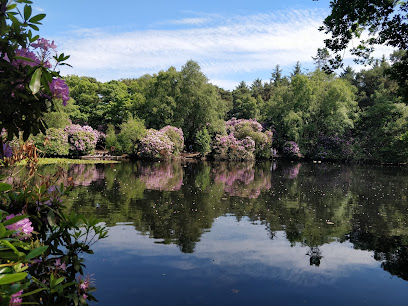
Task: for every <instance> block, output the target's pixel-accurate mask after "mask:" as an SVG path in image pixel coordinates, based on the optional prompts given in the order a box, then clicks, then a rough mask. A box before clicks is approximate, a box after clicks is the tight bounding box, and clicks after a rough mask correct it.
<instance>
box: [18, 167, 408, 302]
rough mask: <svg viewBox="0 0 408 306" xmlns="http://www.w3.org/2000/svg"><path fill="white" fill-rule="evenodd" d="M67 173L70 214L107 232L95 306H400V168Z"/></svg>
mask: <svg viewBox="0 0 408 306" xmlns="http://www.w3.org/2000/svg"><path fill="white" fill-rule="evenodd" d="M65 167H66V169H65V170H66V171H67V175H68V176H73V177H74V180H75V184H76V187H75V188H74V189H73V190H72V191H71V192H70V194H69V197H68V198H66V199H65V200H64V203H65V204H66V207H67V210H68V212H77V213H82V214H86V215H89V216H94V217H97V218H99V219H101V221H102V222H104V223H105V224H106V225H107V226H108V227H109V237H108V238H107V239H103V240H101V241H99V242H98V243H97V244H96V245H94V248H93V249H94V251H95V254H94V255H89V256H88V255H87V256H86V265H87V269H86V271H87V272H88V273H90V274H94V278H95V280H96V286H97V288H98V290H97V292H96V297H97V298H98V299H99V301H100V304H99V305H114V304H120V305H136V304H140V305H275V304H276V305H300V304H314V305H327V304H330V305H345V304H349V305H362V304H364V305H407V301H408V168H406V167H383V166H361V165H355V166H351V165H343V164H329V163H322V164H313V163H306V162H304V163H283V162H269V161H266V162H262V163H254V162H251V163H228V162H214V163H211V162H202V161H194V162H189V161H184V160H178V161H173V162H161V163H157V162H156V163H154V162H143V163H142V162H136V163H131V162H130V163H122V164H114V165H76V166H65ZM47 169H48V170H47ZM42 170H44V171H48V172H49V173H52V172H53V171H55V169H52V168H44V169H42ZM17 179H18V178H17Z"/></svg>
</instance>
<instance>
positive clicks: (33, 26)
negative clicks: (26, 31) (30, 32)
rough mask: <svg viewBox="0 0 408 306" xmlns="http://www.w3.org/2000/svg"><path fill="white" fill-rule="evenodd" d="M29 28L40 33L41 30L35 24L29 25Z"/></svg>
mask: <svg viewBox="0 0 408 306" xmlns="http://www.w3.org/2000/svg"><path fill="white" fill-rule="evenodd" d="M28 26H29V27H30V28H32V29H34V30H36V31H39V30H40V28H39V27H37V26H36V25H34V24H32V23H29V24H28Z"/></svg>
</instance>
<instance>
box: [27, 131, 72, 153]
mask: <svg viewBox="0 0 408 306" xmlns="http://www.w3.org/2000/svg"><path fill="white" fill-rule="evenodd" d="M34 143H35V145H36V147H37V148H38V149H40V150H41V151H43V153H44V154H47V155H68V154H69V143H68V133H67V132H66V131H65V130H64V129H56V128H50V129H48V130H47V131H46V134H45V135H43V134H38V135H37V136H35V137H34Z"/></svg>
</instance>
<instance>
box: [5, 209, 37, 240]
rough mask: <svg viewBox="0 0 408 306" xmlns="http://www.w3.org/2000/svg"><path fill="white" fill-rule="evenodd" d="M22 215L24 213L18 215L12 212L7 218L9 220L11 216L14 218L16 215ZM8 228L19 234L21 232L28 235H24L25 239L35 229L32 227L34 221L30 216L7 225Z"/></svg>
mask: <svg viewBox="0 0 408 306" xmlns="http://www.w3.org/2000/svg"><path fill="white" fill-rule="evenodd" d="M21 215H22V214H17V215H14V214H11V215H9V216H7V217H6V220H9V219H11V218H14V217H15V216H21ZM6 228H7V229H9V230H11V231H17V235H19V234H23V235H26V236H25V237H23V239H27V238H28V236H30V235H31V232H32V231H33V230H34V228H33V227H32V223H31V221H30V219H28V218H24V219H22V220H20V221H18V222H16V223H13V224H10V225H6Z"/></svg>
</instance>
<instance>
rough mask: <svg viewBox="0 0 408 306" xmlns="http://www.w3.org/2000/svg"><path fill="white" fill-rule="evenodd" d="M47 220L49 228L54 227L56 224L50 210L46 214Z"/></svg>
mask: <svg viewBox="0 0 408 306" xmlns="http://www.w3.org/2000/svg"><path fill="white" fill-rule="evenodd" d="M47 220H48V223H49V224H50V225H51V226H54V225H55V224H56V222H55V214H54V212H53V211H52V210H50V211H49V212H48V214H47Z"/></svg>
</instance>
